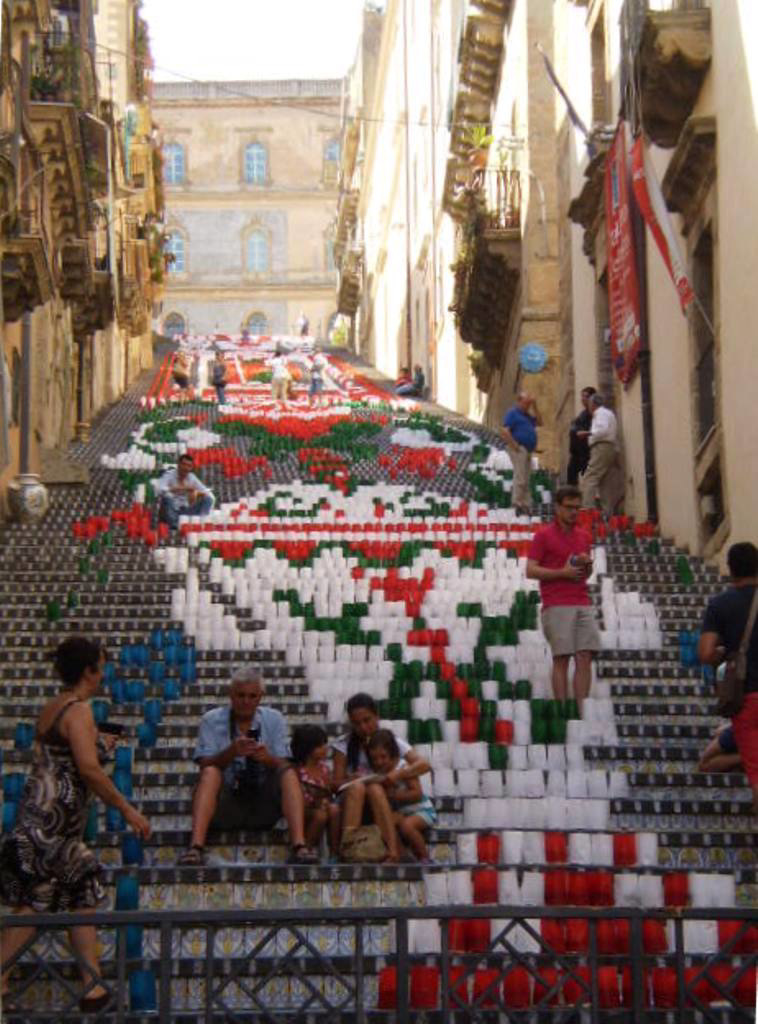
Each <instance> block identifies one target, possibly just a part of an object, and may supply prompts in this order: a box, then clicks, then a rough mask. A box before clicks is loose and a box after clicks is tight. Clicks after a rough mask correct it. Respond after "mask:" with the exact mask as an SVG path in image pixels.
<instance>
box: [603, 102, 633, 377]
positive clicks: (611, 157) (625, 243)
mask: <svg viewBox="0 0 758 1024" xmlns="http://www.w3.org/2000/svg"><path fill="white" fill-rule="evenodd" d="M628 152H629V151H628V148H627V134H626V122H625V121H622V122H621V123H620V124H619V126H618V130H617V131H616V137H615V138H614V140H613V145H612V146H611V148H610V150H609V151H608V156H607V158H606V164H605V230H606V246H607V251H608V304H609V307H610V320H611V358H612V360H613V366H614V369H615V370H616V373H617V375H618V377H619V379H620V380H621V381H622V382H623V383H624V385H628V384H629V383H631V381H632V380H633V378H634V374H635V373H636V370H637V360H638V358H639V351H640V338H641V325H640V293H639V282H638V281H637V267H636V264H635V253H634V238H633V236H632V224H631V216H630V210H629V197H630V193H629V158H628Z"/></svg>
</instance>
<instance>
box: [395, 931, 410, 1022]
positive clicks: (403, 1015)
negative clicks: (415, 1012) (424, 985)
mask: <svg viewBox="0 0 758 1024" xmlns="http://www.w3.org/2000/svg"><path fill="white" fill-rule="evenodd" d="M395 928H396V940H395V945H396V946H397V1019H398V1021H399V1022H400V1024H409V1020H410V1018H409V1016H408V981H409V975H410V968H409V965H408V918H407V917H396V918H395Z"/></svg>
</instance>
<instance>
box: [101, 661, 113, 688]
mask: <svg viewBox="0 0 758 1024" xmlns="http://www.w3.org/2000/svg"><path fill="white" fill-rule="evenodd" d="M115 678H116V663H115V661H106V663H105V667H104V668H103V681H104V682H106V683H112V682H113V680H114V679H115Z"/></svg>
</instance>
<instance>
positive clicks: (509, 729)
mask: <svg viewBox="0 0 758 1024" xmlns="http://www.w3.org/2000/svg"><path fill="white" fill-rule="evenodd" d="M495 743H501V744H503V745H504V746H508V745H510V744H511V743H513V722H510V721H509V720H508V719H507V718H498V719H496V721H495Z"/></svg>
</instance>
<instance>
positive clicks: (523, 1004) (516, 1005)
mask: <svg viewBox="0 0 758 1024" xmlns="http://www.w3.org/2000/svg"><path fill="white" fill-rule="evenodd" d="M503 1002H504V1003H505V1005H506V1006H507V1007H508V1008H509V1009H511V1010H526V1009H527V1008H528V1007H529V1006H531V1005H532V979H531V975H530V974H529V971H527V969H526V967H512V968H511V969H510V971H508V973H507V974H506V976H505V981H504V982H503Z"/></svg>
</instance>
